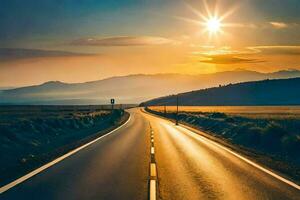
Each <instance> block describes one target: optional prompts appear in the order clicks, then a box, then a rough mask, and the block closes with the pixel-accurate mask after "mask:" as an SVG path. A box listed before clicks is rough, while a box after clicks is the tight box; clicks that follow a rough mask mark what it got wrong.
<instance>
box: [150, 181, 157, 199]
mask: <svg viewBox="0 0 300 200" xmlns="http://www.w3.org/2000/svg"><path fill="white" fill-rule="evenodd" d="M150 200H156V180H150Z"/></svg>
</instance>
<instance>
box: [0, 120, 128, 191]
mask: <svg viewBox="0 0 300 200" xmlns="http://www.w3.org/2000/svg"><path fill="white" fill-rule="evenodd" d="M130 119H131V116H130V115H129V118H128V119H127V121H126V122H125V123H124V124H122V125H121V126H119V127H117V128H115V129H114V130H112V131H110V132H108V133H106V134H105V135H102V136H100V137H98V138H96V139H94V140H92V141H91V142H88V143H86V144H84V145H82V146H80V147H77V148H76V149H74V150H72V151H70V152H69V153H66V154H65V155H62V156H60V157H58V158H56V159H55V160H53V161H51V162H49V163H47V164H45V165H43V166H41V167H39V168H37V169H35V170H33V171H32V172H30V173H28V174H26V175H24V176H22V177H20V178H18V179H16V180H15V181H13V182H11V183H8V184H7V185H4V186H2V187H1V188H0V194H2V193H3V192H5V191H7V190H9V189H11V188H12V187H15V186H16V185H18V184H20V183H22V182H24V181H25V180H27V179H29V178H31V177H33V176H35V175H37V174H38V173H40V172H42V171H44V170H45V169H47V168H49V167H51V166H53V165H55V164H56V163H58V162H60V161H62V160H64V159H65V158H67V157H69V156H71V155H73V154H75V153H77V152H78V151H80V150H82V149H83V148H85V147H87V146H90V145H91V144H93V143H95V142H97V141H98V140H100V139H102V138H104V137H106V136H108V135H110V134H112V133H113V132H115V131H117V130H119V129H120V128H122V127H123V126H125V125H126V124H127V123H128V122H129V121H130Z"/></svg>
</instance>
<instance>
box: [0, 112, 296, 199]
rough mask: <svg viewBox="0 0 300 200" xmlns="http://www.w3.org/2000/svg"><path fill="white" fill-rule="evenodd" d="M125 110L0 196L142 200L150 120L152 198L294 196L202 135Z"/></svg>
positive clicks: (285, 186)
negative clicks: (116, 123)
mask: <svg viewBox="0 0 300 200" xmlns="http://www.w3.org/2000/svg"><path fill="white" fill-rule="evenodd" d="M129 112H130V114H131V120H130V121H129V123H127V124H126V125H125V126H123V127H122V128H120V129H119V130H117V131H115V132H114V133H113V134H111V135H108V136H107V137H104V138H102V139H101V140H98V141H97V142H95V143H93V144H92V145H90V146H88V147H86V148H84V149H82V150H80V151H79V152H77V153H76V154H73V155H72V156H70V157H68V158H66V159H64V160H63V161H61V162H59V163H57V164H55V165H53V166H51V167H50V168H48V169H46V170H44V171H42V172H41V173H39V174H37V175H36V176H34V177H32V178H30V179H28V180H26V181H25V182H23V183H21V184H19V185H17V186H15V187H13V188H11V189H10V190H8V191H6V192H5V193H3V194H2V195H0V199H1V200H2V199H3V200H6V199H8V200H10V199H33V200H34V199H105V200H106V199H122V200H123V199H124V200H126V199H130V200H132V199H134V200H135V199H137V200H143V199H148V193H149V189H148V184H149V163H150V162H151V161H150V146H151V144H150V125H151V128H152V129H151V130H152V131H153V135H154V139H153V143H154V146H155V151H153V153H154V152H155V161H156V169H157V177H158V178H157V199H163V200H172V199H176V200H185V199H188V200H193V199H197V200H198V199H239V200H240V199H251V200H252V199H300V190H298V189H296V188H295V187H292V186H290V185H288V184H286V183H284V182H282V181H281V180H278V179H277V178H275V177H273V176H271V175H270V174H268V173H265V172H263V171H262V170H260V169H258V168H256V167H254V166H252V165H250V164H249V163H247V162H245V161H244V160H242V159H240V158H238V157H236V156H235V155H233V154H231V153H229V152H228V151H226V150H224V149H223V148H221V147H220V146H218V145H214V143H212V142H211V141H209V140H208V139H206V138H203V137H202V136H199V135H198V134H196V133H193V132H191V131H189V130H187V129H185V128H183V127H180V126H175V125H173V124H172V123H171V122H169V121H167V120H164V119H161V118H158V117H155V116H153V115H150V114H147V113H143V112H141V111H140V110H139V109H131V110H130V111H129ZM151 138H152V137H151Z"/></svg>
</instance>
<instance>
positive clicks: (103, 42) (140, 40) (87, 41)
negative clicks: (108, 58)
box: [70, 36, 176, 46]
mask: <svg viewBox="0 0 300 200" xmlns="http://www.w3.org/2000/svg"><path fill="white" fill-rule="evenodd" d="M175 43H176V42H175V41H174V40H170V39H167V38H163V37H152V36H118V37H107V38H100V39H97V38H81V39H77V40H73V41H71V43H70V44H71V45H79V46H144V45H163V44H175Z"/></svg>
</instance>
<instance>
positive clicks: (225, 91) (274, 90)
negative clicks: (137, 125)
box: [141, 78, 300, 106]
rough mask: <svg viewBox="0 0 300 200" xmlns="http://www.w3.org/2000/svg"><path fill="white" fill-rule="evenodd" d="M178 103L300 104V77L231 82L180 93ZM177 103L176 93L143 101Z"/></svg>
mask: <svg viewBox="0 0 300 200" xmlns="http://www.w3.org/2000/svg"><path fill="white" fill-rule="evenodd" d="M178 99H179V105H185V106H202V105H203V106H210V105H222V106H234V105H247V106H251V105H300V78H293V79H277V80H264V81H253V82H245V83H238V84H229V85H226V86H221V87H214V88H209V89H202V90H197V91H192V92H186V93H181V94H179V98H178ZM141 105H143V106H150V105H176V96H175V95H172V96H165V97H161V98H157V99H153V100H150V101H147V102H144V103H142V104H141Z"/></svg>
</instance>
